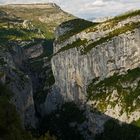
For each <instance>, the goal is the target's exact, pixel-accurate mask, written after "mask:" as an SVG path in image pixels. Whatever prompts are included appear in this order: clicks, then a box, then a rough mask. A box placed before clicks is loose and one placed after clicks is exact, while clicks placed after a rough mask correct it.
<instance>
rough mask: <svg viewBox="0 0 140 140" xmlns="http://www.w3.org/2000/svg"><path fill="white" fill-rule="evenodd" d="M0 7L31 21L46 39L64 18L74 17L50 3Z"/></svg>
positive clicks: (52, 34)
mask: <svg viewBox="0 0 140 140" xmlns="http://www.w3.org/2000/svg"><path fill="white" fill-rule="evenodd" d="M0 8H1V10H3V11H5V12H7V13H9V14H12V15H15V16H16V17H20V18H21V19H23V20H29V21H31V22H32V24H33V25H34V26H35V27H36V28H39V29H40V31H41V32H42V33H43V34H44V36H45V38H48V39H52V38H54V30H55V27H57V26H58V25H59V24H61V23H62V22H64V21H66V20H70V19H73V18H75V17H74V16H72V15H70V14H68V13H66V12H63V11H62V10H61V9H60V8H59V7H58V6H56V5H55V6H54V5H52V4H46V5H45V4H36V5H35V4H26V5H7V6H1V7H0Z"/></svg>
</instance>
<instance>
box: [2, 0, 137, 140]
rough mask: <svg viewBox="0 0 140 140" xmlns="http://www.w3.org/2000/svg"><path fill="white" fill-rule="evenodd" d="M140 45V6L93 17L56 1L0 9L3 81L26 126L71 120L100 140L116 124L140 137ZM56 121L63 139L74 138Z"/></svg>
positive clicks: (81, 133) (84, 135)
mask: <svg viewBox="0 0 140 140" xmlns="http://www.w3.org/2000/svg"><path fill="white" fill-rule="evenodd" d="M139 46H140V10H136V11H132V12H128V13H125V14H122V15H120V16H116V17H114V18H113V17H112V18H111V19H107V20H105V21H103V22H90V21H86V20H84V19H79V18H77V17H75V16H73V15H71V14H68V13H66V12H64V11H62V10H61V8H60V7H59V6H57V5H56V4H54V3H50V4H27V5H26V4H25V5H5V6H1V9H0V83H1V84H2V85H6V86H7V87H8V88H9V89H10V90H11V91H12V92H13V96H12V98H11V102H12V103H13V104H14V105H15V107H16V110H17V111H18V113H19V114H20V118H21V120H22V125H23V126H24V127H25V128H26V129H27V130H28V129H33V128H34V129H36V128H37V127H38V124H39V123H40V122H41V121H42V120H45V119H48V120H47V121H46V122H45V121H44V122H45V123H44V122H43V121H42V124H43V123H44V124H43V125H46V126H40V127H39V129H42V128H43V127H48V126H49V125H50V128H51V127H52V126H53V123H56V124H57V123H58V122H59V121H60V122H61V121H62V120H63V119H64V120H68V121H67V129H68V131H70V132H71V134H72V135H73V134H74V137H75V139H77V137H78V138H79V140H82V139H85V140H92V139H95V140H96V139H100V140H101V139H103V138H104V137H103V136H104V135H103V134H106V133H105V132H107V131H108V130H109V129H110V128H109V126H110V124H113V125H114V128H115V126H117V127H119V128H121V129H123V127H124V128H125V127H126V126H127V125H128V126H130V127H129V128H131V129H132V130H135V129H136V130H137V131H135V132H136V134H135V135H134V136H129V131H131V129H127V130H129V131H127V136H128V138H129V139H133V138H135V139H138V138H139V136H138V134H139V132H140V131H139V121H140V106H139V105H140V104H139V103H140V89H139V86H140V85H139V84H140V48H139ZM1 92H2V91H1ZM49 115H50V116H51V118H52V120H53V121H54V122H52V123H50V124H49V122H51V119H50V120H49ZM70 116H71V118H69V117H70ZM61 117H62V118H61ZM65 117H68V118H67V119H66V118H65ZM59 118H61V120H59ZM57 119H58V122H57ZM55 121H56V122H55ZM111 121H113V122H111ZM63 123H64V122H63V121H62V126H63ZM47 125H48V126H47ZM51 125H52V126H51ZM58 125H59V123H58ZM131 125H133V126H131ZM56 126H57V125H56ZM56 126H54V127H56ZM64 126H65V125H64ZM128 126H127V127H128ZM54 127H53V128H51V130H52V133H54V132H56V134H55V133H54V135H56V136H57V137H58V139H63V140H64V139H70V137H68V136H66V135H64V136H63V134H62V133H63V132H64V131H65V130H63V129H64V128H65V127H64V128H62V130H60V129H59V126H57V127H58V128H54ZM133 127H134V128H133ZM45 129H46V128H44V129H43V131H44V130H45ZM65 129H66V128H65ZM67 129H66V130H67ZM73 129H74V130H73ZM48 130H49V127H48V128H47V131H48ZM49 131H50V130H49ZM59 131H60V132H59ZM61 132H62V133H61ZM110 133H111V132H110ZM116 133H117V132H116ZM76 134H77V135H76ZM100 134H102V135H101V136H100ZM76 136H77V137H76ZM127 136H126V138H127ZM73 139H74V138H73ZM118 139H119V138H118Z"/></svg>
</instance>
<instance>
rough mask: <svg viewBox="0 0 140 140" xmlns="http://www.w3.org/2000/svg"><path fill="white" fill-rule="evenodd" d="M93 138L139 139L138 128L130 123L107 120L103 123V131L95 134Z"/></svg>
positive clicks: (111, 139)
mask: <svg viewBox="0 0 140 140" xmlns="http://www.w3.org/2000/svg"><path fill="white" fill-rule="evenodd" d="M95 140H140V128H139V127H136V126H134V125H132V124H125V123H122V124H121V125H120V123H119V121H117V120H113V119H111V120H109V121H107V122H106V123H105V124H104V131H103V132H102V133H101V134H97V135H96V136H95Z"/></svg>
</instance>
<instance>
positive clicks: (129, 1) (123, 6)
mask: <svg viewBox="0 0 140 140" xmlns="http://www.w3.org/2000/svg"><path fill="white" fill-rule="evenodd" d="M37 2H39V3H41V2H43V3H47V2H54V3H57V4H58V5H60V6H61V8H62V9H64V10H65V11H68V12H70V13H72V14H74V15H76V16H79V17H82V18H87V19H88V18H92V17H104V16H114V15H117V14H120V13H122V12H126V11H128V10H132V9H138V8H140V0H40V1H38V0H0V4H7V3H37Z"/></svg>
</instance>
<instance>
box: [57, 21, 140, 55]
mask: <svg viewBox="0 0 140 140" xmlns="http://www.w3.org/2000/svg"><path fill="white" fill-rule="evenodd" d="M139 27H140V22H137V23H128V24H126V25H124V26H122V27H121V28H118V29H115V30H114V31H112V32H110V33H108V34H107V35H106V36H105V37H102V38H100V39H99V40H97V41H93V42H92V43H88V41H86V39H84V40H81V39H77V40H76V41H75V42H73V43H72V44H68V45H66V46H64V47H62V48H61V49H60V50H59V51H58V53H60V52H63V51H65V50H69V49H72V48H75V47H76V48H79V50H80V52H81V54H82V55H85V54H87V53H88V52H90V51H91V50H92V48H94V47H96V46H98V45H101V44H103V43H106V42H109V41H111V40H112V39H113V37H116V36H118V35H120V34H123V33H126V32H128V31H133V30H134V29H135V28H139ZM80 48H81V49H80Z"/></svg>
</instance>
